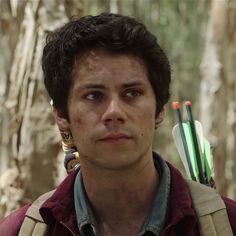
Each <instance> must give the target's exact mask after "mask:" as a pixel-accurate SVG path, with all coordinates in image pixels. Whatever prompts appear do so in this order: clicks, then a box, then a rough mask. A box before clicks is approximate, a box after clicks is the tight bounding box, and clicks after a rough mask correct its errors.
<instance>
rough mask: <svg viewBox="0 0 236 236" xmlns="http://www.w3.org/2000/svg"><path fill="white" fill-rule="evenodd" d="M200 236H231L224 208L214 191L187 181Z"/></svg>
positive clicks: (219, 197) (222, 202)
mask: <svg viewBox="0 0 236 236" xmlns="http://www.w3.org/2000/svg"><path fill="white" fill-rule="evenodd" d="M187 183H188V186H189V190H190V193H191V197H192V200H193V205H194V208H195V211H196V213H197V215H198V221H199V229H200V234H201V235H202V236H217V235H218V236H233V232H232V229H231V225H230V222H229V218H228V214H227V211H226V206H225V203H224V201H223V200H222V198H221V196H220V195H219V194H218V193H217V192H216V191H215V189H213V188H210V187H207V186H205V185H203V184H199V183H197V182H195V181H191V180H187Z"/></svg>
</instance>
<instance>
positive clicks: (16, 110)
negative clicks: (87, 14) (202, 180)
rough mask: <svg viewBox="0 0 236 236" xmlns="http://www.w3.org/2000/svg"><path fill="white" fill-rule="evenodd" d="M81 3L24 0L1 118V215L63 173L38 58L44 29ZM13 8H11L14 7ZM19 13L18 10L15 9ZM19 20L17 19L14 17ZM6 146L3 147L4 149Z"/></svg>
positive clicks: (62, 20) (61, 20)
mask: <svg viewBox="0 0 236 236" xmlns="http://www.w3.org/2000/svg"><path fill="white" fill-rule="evenodd" d="M83 4H84V1H70V5H64V3H63V2H62V1H60V0H55V1H47V0H28V1H27V4H26V5H25V11H24V16H23V21H22V22H21V25H20V31H19V35H18V36H16V37H18V42H17V45H16V49H15V51H14V54H13V58H12V62H11V64H12V66H11V69H10V76H9V77H8V78H7V83H5V84H6V85H8V88H6V89H5V90H6V91H8V92H6V93H5V94H4V95H5V96H6V100H5V101H1V102H2V103H4V104H3V105H4V106H3V107H4V108H3V110H4V111H3V112H4V118H3V120H1V132H2V137H3V138H2V140H1V143H2V146H3V151H1V154H3V155H2V156H1V157H0V158H1V160H0V162H1V163H4V169H6V168H7V167H8V168H9V169H8V170H7V171H5V172H4V173H3V174H2V176H0V193H1V199H0V218H1V217H2V216H3V215H5V214H8V213H9V212H10V211H12V210H14V209H15V208H18V207H19V206H21V205H23V204H25V203H26V202H28V201H29V199H34V198H35V197H37V196H38V195H39V194H42V193H44V192H46V191H48V190H50V189H52V188H54V187H55V183H58V179H59V178H60V179H61V178H63V177H64V176H65V174H66V172H65V171H64V170H63V165H62V164H61V162H62V161H63V160H60V168H59V167H58V162H59V161H58V157H60V159H63V155H61V152H60V149H61V148H60V144H59V143H60V139H61V138H60V135H59V132H58V129H57V127H56V125H55V122H54V119H53V117H52V111H51V107H50V104H49V98H48V96H47V94H46V91H45V88H44V85H43V76H42V70H41V56H42V50H43V45H44V40H45V35H46V33H47V32H48V31H52V30H54V29H55V28H57V27H58V26H60V25H62V24H64V23H65V22H67V21H68V16H69V15H73V14H76V15H82V14H83ZM14 9H15V8H14ZM16 13H17V12H16ZM16 21H17V19H16ZM4 145H5V147H4Z"/></svg>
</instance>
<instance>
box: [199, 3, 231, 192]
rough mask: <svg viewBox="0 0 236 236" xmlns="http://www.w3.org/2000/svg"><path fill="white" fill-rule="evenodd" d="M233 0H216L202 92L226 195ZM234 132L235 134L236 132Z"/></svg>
mask: <svg viewBox="0 0 236 236" xmlns="http://www.w3.org/2000/svg"><path fill="white" fill-rule="evenodd" d="M230 2H231V3H233V1H227V0H213V1H212V8H211V12H210V19H209V23H208V31H207V36H206V43H205V52H204V55H203V59H202V64H201V71H202V81H201V92H200V105H201V107H200V117H201V118H200V119H201V121H202V123H203V126H204V130H205V136H206V137H208V138H209V140H210V143H211V144H212V147H213V156H214V159H213V160H214V169H215V180H216V185H217V188H218V190H219V192H220V193H222V194H224V195H226V194H227V187H228V182H227V179H226V177H225V176H228V175H226V174H227V172H228V170H226V163H227V160H229V159H230V155H229V149H228V148H227V147H228V143H227V141H229V138H228V134H227V131H228V129H229V127H230V124H229V123H228V115H229V111H230V104H229V102H230V101H231V102H232V100H231V99H232V94H234V92H233V91H232V89H233V87H232V81H233V80H232V78H231V77H232V76H235V66H234V68H233V67H232V68H231V69H230V70H229V68H228V66H229V65H228V61H227V60H232V61H233V57H235V50H233V51H234V53H232V54H231V55H230V52H231V50H232V47H231V46H230V45H229V44H228V43H226V41H228V31H229V30H230V29H229V27H228V26H229V23H230V22H231V20H232V19H229V18H228V17H227V16H228V12H229V10H230V6H231V4H230ZM233 5H235V4H233ZM234 10H235V6H234ZM234 22H235V19H234ZM234 24H235V23H234ZM234 29H235V28H234ZM234 47H235V43H234ZM226 54H227V55H226ZM233 55H234V56H233ZM226 58H227V60H226ZM234 83H235V82H234ZM234 112H235V111H234ZM234 122H235V121H234ZM231 128H232V127H230V129H231ZM233 136H234V138H235V134H233ZM233 158H234V159H235V154H234V157H233Z"/></svg>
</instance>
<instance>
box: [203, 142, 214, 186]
mask: <svg viewBox="0 0 236 236" xmlns="http://www.w3.org/2000/svg"><path fill="white" fill-rule="evenodd" d="M204 164H205V168H206V175H207V180H208V182H209V181H210V179H211V177H212V170H213V166H212V154H211V146H210V143H209V142H208V140H207V139H205V138H204Z"/></svg>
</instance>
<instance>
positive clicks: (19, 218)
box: [0, 204, 30, 236]
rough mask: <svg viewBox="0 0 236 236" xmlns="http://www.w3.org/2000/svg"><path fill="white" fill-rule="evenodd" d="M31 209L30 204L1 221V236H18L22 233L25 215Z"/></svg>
mask: <svg viewBox="0 0 236 236" xmlns="http://www.w3.org/2000/svg"><path fill="white" fill-rule="evenodd" d="M29 207H30V204H28V205H26V206H24V207H22V208H20V209H19V210H17V211H14V212H12V213H11V214H10V215H8V216H6V217H5V218H3V219H2V220H0V235H7V236H16V235H18V233H19V231H20V227H21V225H22V222H23V220H24V218H25V213H26V211H27V209H28V208H29Z"/></svg>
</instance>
